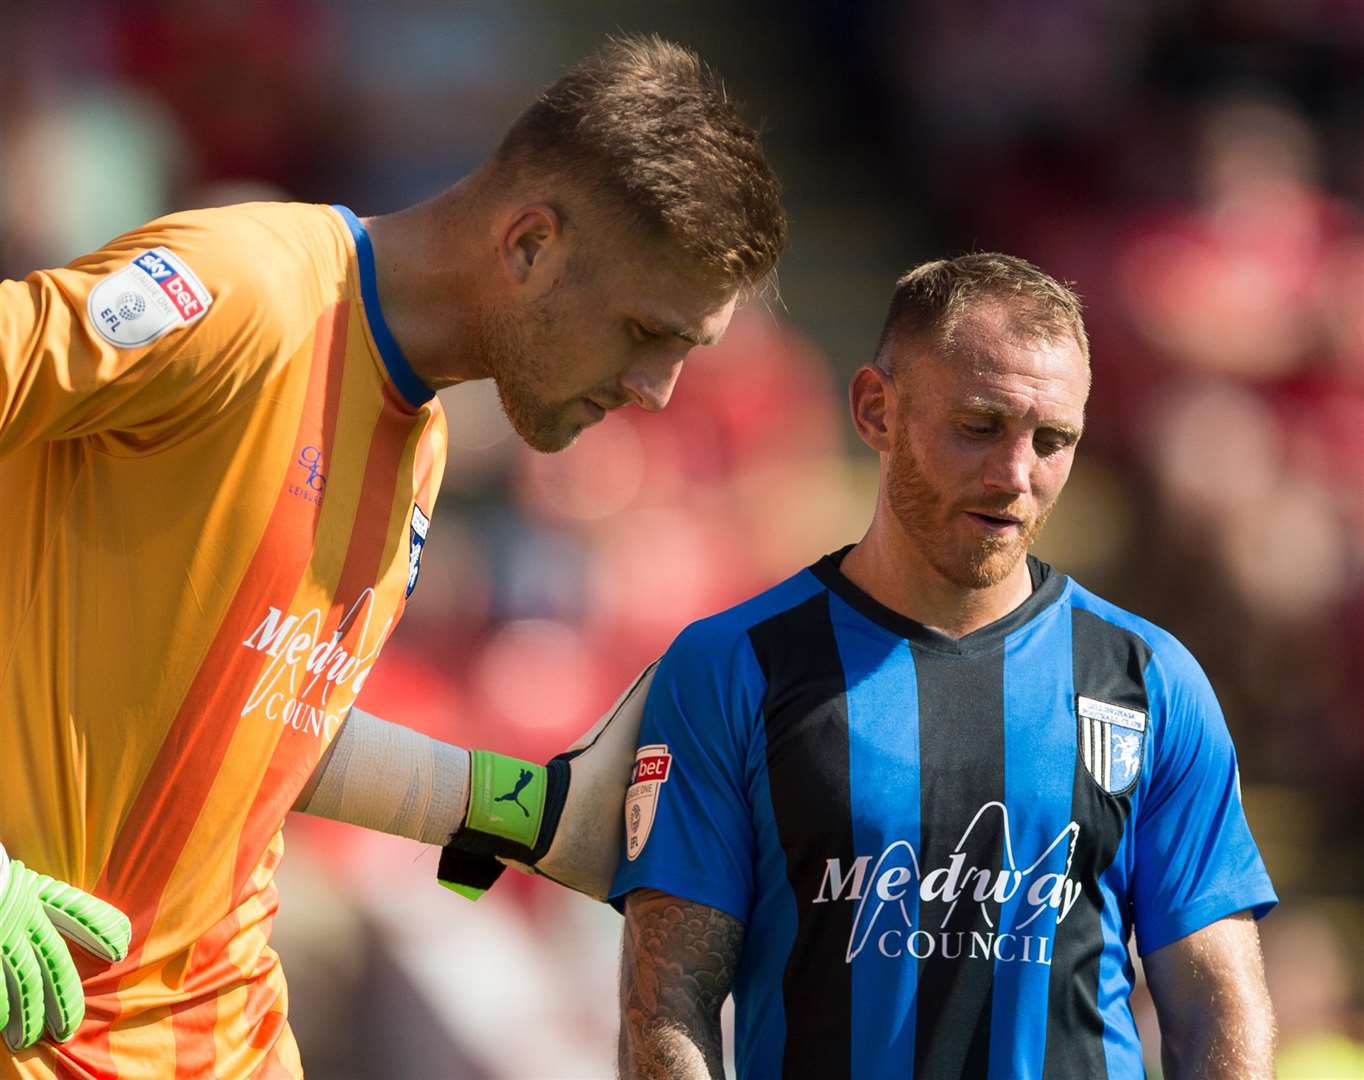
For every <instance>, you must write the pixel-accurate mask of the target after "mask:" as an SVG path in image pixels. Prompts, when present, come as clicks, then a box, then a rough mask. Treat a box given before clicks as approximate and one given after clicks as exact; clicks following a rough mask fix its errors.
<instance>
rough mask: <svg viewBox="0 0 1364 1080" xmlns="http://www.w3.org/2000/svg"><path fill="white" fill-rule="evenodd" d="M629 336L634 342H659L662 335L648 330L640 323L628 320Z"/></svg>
mask: <svg viewBox="0 0 1364 1080" xmlns="http://www.w3.org/2000/svg"><path fill="white" fill-rule="evenodd" d="M630 336H631V337H633V338H634V339H635V340H636V341H659V340H661V339H662V337H663V335H662V334H660V333H658V332H657V331H655V330H650V329H649V328H648V327H647V326H645V325H644V324H643V323H641V322H636V321H635V320H634V319H631V320H630Z"/></svg>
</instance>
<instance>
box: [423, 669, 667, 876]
mask: <svg viewBox="0 0 1364 1080" xmlns="http://www.w3.org/2000/svg"><path fill="white" fill-rule="evenodd" d="M656 668H657V663H656V662H655V663H653V664H650V665H649V666H648V667H647V668H645V669H644V671H642V672H641V673H640V675H639V677H638V678H636V679H635V681H634V683H633V684H631V686H630V688H629V689H628V690H627V691H626V692H625V693H624V694H622V695H621V697H620V699H619V700H618V701H617V702H616V704H615V705H614V706H612V708H611V709H610V711H608V712H607V713H606V715H605V716H603V717H602V718H601V719H600V720H598V721H597V723H596V724H595V725H593V727H592V729H591V730H590V731H588V732H587V734H585V735H584V736H583V737H582V738H581V739H579V740H578V741H577V742H576V743H574V744H573V745H572V746H571V747H569V749H568V750H566V751H564V752H563V753H562V754H559V755H558V756H556V757H555V758H553V759H552V760H551V761H550V762H549V764H548V765H534V764H531V763H530V762H527V761H520V760H518V759H516V758H510V757H504V756H503V755H501V754H492V753H488V752H487V751H483V750H474V751H472V753H471V755H470V758H471V767H470V781H469V812H468V814H467V815H466V816H465V822H464V825H463V826H462V827H461V828H460V830H459V831H458V832H456V833H455V834H454V835H453V836H452V837H451V838H450V842H449V843H448V844H447V845H446V846H445V848H444V850H443V851H442V853H441V860H440V867H439V869H438V870H437V872H436V876H437V878H438V879H439V880H440V883H441V884H442V885H444V886H446V887H447V888H450V889H453V890H455V891H456V892H458V893H460V894H462V895H464V896H468V897H469V898H470V899H477V898H478V897H479V896H481V895H482V894H483V892H484V891H485V890H486V889H487V888H488V887H489V886H491V885H492V883H493V882H494V881H496V880H497V877H498V875H499V874H501V872H502V868H503V865H504V864H505V865H511V866H516V867H517V868H518V869H522V870H529V871H530V872H532V873H536V874H543V875H544V876H545V877H548V878H551V879H553V880H554V881H557V882H559V884H561V885H566V886H568V887H569V888H570V889H576V890H577V891H578V892H582V893H587V894H588V895H589V896H594V897H596V898H597V899H598V900H602V899H605V897H606V894H607V892H608V891H609V890H610V888H611V879H612V877H613V876H614V875H615V871H616V861H617V859H619V857H620V848H621V833H622V831H623V828H624V815H623V807H624V805H625V789H626V787H627V786H628V784H629V782H630V765H631V762H633V760H634V755H635V747H636V745H637V744H638V741H639V725H640V721H641V720H642V719H643V716H644V703H645V701H646V700H647V698H648V696H649V686H650V684H651V683H652V682H653V677H654V671H655V669H656Z"/></svg>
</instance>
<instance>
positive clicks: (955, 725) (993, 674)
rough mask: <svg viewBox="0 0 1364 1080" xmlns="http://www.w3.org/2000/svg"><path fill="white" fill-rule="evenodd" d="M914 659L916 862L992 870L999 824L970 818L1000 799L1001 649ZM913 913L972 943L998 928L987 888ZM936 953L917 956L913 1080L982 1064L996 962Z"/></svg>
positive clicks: (923, 652)
mask: <svg viewBox="0 0 1364 1080" xmlns="http://www.w3.org/2000/svg"><path fill="white" fill-rule="evenodd" d="M914 663H915V668H916V672H917V677H918V685H919V762H920V764H919V774H920V780H919V783H920V798H919V806H920V820H921V826H920V827H921V829H922V830H923V836H924V842H923V845H922V848H921V849H920V851H919V865H920V866H922V867H925V868H936V867H943V866H947V865H949V863H950V861H951V859H952V856H953V855H954V854H956V853H958V852H960V853H962V854H963V855H964V856H965V865H966V866H974V867H989V868H993V869H998V868H999V867H1000V865H1001V861H1002V855H1003V851H1002V848H1003V844H1002V839H1003V830H1002V829H1001V828H998V827H996V822H995V820H994V819H993V818H990V819H987V820H980V821H977V820H976V818H977V815H978V814H982V813H983V809H982V808H984V807H986V806H987V804H989V803H1002V802H1003V800H1004V661H1003V656H1002V654H1001V653H1000V652H998V651H995V652H991V653H986V654H984V655H982V656H979V657H976V658H974V659H972V660H969V661H968V660H967V659H966V658H964V657H961V656H956V655H953V654H951V653H943V652H939V651H936V650H929V649H925V648H918V647H915V648H914ZM973 823H974V827H973ZM968 830H970V831H969V833H968ZM925 872H926V873H927V872H928V871H927V870H925ZM949 908H950V913H949ZM920 913H921V914H920V921H921V923H922V925H923V927H924V929H925V930H927V931H929V932H930V933H935V934H936V933H938V932H939V931H940V930H941V931H944V932H951V933H953V934H955V933H957V932H961V933H962V934H963V935H964V937H963V939H962V940H963V941H964V942H971V941H973V938H972V932H975V933H978V934H982V935H984V934H993V933H994V931H995V930H996V929H997V928H998V926H999V902H998V900H996V899H994V896H993V894H992V895H991V898H990V899H989V900H987V901H986V902H985V903H983V904H977V903H970V904H963V903H960V902H958V903H956V904H955V905H950V904H948V903H946V902H945V901H944V900H942V899H941V898H938V899H934V900H928V901H925V902H923V903H922V904H920ZM944 952H945V950H937V951H935V952H934V953H933V954H932V955H930V956H928V957H925V958H924V959H923V960H921V961H920V962H919V994H918V996H919V1008H918V1016H917V1031H916V1035H915V1053H914V1063H915V1067H914V1076H915V1078H916V1080H960V1078H961V1077H964V1076H986V1075H987V1074H988V1071H989V1056H990V1022H991V1008H990V998H991V992H992V990H993V986H994V967H993V965H992V964H989V963H983V962H980V961H971V960H963V959H960V958H950V957H948V956H945V955H944Z"/></svg>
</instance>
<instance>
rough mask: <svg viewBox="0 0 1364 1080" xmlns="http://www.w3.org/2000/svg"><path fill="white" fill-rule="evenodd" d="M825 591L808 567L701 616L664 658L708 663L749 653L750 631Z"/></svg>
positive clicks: (694, 664)
mask: <svg viewBox="0 0 1364 1080" xmlns="http://www.w3.org/2000/svg"><path fill="white" fill-rule="evenodd" d="M822 591H824V585H823V584H822V583H821V582H820V581H819V579H818V578H816V577H815V576H814V574H812V573H811V572H810V571H809V570H808V569H806V570H801V571H800V572H799V573H796V574H793V575H792V576H791V577H789V578H787V579H786V580H785V581H783V582H781V583H780V584H778V585H775V586H773V587H772V588H770V589H768V590H766V591H765V592H761V593H759V594H758V595H757V596H753V597H750V598H749V599H748V600H745V601H744V602H743V603H741V604H736V605H735V606H734V607H732V608H728V609H726V610H725V611H721V612H719V613H717V614H715V615H711V616H708V617H707V618H704V619H700V620H698V621H696V622H694V623H692V624H690V625H689V626H687V627H686V628H685V629H684V630H683V631H682V632H681V633H680V634H678V636H677V638H676V639H675V640H674V641H673V643H672V645H671V646H669V648H668V652H667V653H666V654H665V659H668V658H671V659H672V661H673V663H675V664H684V665H687V666H689V667H710V668H715V667H717V666H721V665H724V664H726V663H729V662H732V661H733V660H734V659H735V657H736V656H743V655H751V651H752V650H751V647H750V645H749V634H750V631H752V630H753V629H754V627H757V626H760V625H762V624H763V623H765V622H767V621H768V620H770V619H773V618H775V617H777V616H779V615H781V614H782V613H783V612H786V611H789V610H791V609H792V608H794V607H798V606H799V605H800V604H802V603H804V602H806V601H807V600H809V599H810V598H811V597H813V596H815V595H816V594H818V593H820V592H822Z"/></svg>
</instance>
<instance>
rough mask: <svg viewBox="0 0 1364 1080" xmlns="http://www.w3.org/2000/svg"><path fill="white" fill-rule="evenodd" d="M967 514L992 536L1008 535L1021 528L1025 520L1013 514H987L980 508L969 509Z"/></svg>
mask: <svg viewBox="0 0 1364 1080" xmlns="http://www.w3.org/2000/svg"><path fill="white" fill-rule="evenodd" d="M966 516H967V517H968V518H970V519H971V520H972V521H974V522H975V523H976V524H977V525H978V526H979V527H980V528H982V529H984V530H985V531H986V532H987V533H989V534H990V535H991V536H1007V535H1009V534H1010V533H1011V532H1013V531H1015V530H1018V529H1021V528H1022V525H1023V522H1022V521H1021V520H1020V519H1019V518H1016V517H1014V516H1012V515H1011V514H987V513H985V512H983V511H980V510H967V511H966Z"/></svg>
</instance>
